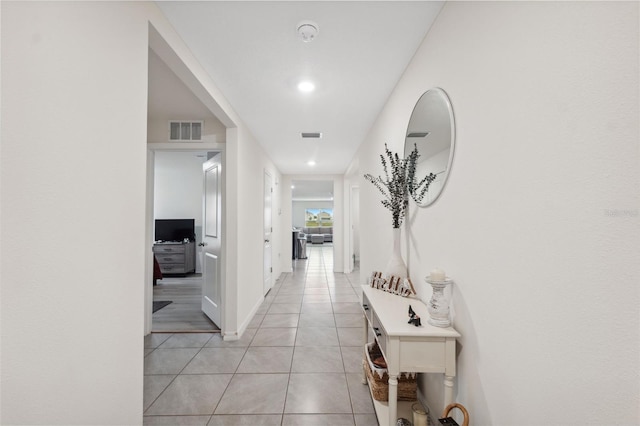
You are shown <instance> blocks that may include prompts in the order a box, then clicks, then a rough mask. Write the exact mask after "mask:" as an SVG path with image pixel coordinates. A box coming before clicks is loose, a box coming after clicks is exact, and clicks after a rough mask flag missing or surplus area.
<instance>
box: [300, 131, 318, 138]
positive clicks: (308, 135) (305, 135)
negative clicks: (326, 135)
mask: <svg viewBox="0 0 640 426" xmlns="http://www.w3.org/2000/svg"><path fill="white" fill-rule="evenodd" d="M301 135H302V138H303V139H320V138H321V137H322V133H320V132H302V133H301Z"/></svg>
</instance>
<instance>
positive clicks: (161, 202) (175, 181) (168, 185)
mask: <svg viewBox="0 0 640 426" xmlns="http://www.w3.org/2000/svg"><path fill="white" fill-rule="evenodd" d="M206 159H207V157H206V154H205V153H197V152H179V151H178V152H177V151H156V153H155V165H154V168H155V170H154V172H155V173H154V197H153V200H154V208H153V212H154V218H155V219H195V227H196V228H195V233H196V247H197V254H196V273H201V272H202V259H201V253H202V247H199V246H197V243H199V242H200V241H202V193H203V178H202V163H203V162H204V161H206Z"/></svg>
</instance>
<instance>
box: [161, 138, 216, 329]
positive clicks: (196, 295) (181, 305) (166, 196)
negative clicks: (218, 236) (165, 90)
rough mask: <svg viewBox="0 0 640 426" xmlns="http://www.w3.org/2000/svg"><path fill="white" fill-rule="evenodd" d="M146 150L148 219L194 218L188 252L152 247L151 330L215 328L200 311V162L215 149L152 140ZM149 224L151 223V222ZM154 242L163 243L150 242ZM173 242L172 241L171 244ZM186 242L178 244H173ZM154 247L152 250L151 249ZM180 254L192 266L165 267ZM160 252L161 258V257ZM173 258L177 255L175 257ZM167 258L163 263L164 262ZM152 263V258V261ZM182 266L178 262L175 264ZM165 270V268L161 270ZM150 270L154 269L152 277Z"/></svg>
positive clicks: (201, 203)
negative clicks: (166, 251)
mask: <svg viewBox="0 0 640 426" xmlns="http://www.w3.org/2000/svg"><path fill="white" fill-rule="evenodd" d="M150 153H151V157H152V158H151V163H152V167H150V168H151V170H152V171H153V176H152V180H151V181H150V184H151V185H149V186H150V188H149V192H150V193H151V194H150V195H152V199H153V202H152V209H151V210H152V223H154V224H155V222H156V220H162V221H164V222H167V219H169V220H180V221H182V220H184V221H190V220H193V222H194V229H193V237H194V240H195V241H193V242H190V243H188V245H189V246H191V247H193V248H194V252H193V253H189V252H188V251H187V253H178V254H170V255H164V254H160V253H154V258H155V259H158V256H160V259H159V260H160V264H161V267H162V269H163V271H161V272H160V275H161V276H160V278H159V279H154V284H153V290H152V294H153V299H152V300H153V309H152V318H151V331H152V332H195V331H219V327H218V326H217V325H216V324H215V323H213V322H212V321H211V320H210V319H209V318H208V317H207V315H205V314H204V313H203V307H202V298H203V286H204V279H203V265H204V264H205V262H204V261H203V252H204V251H203V224H204V217H203V215H204V213H203V194H204V191H205V188H204V181H203V164H204V163H205V162H206V161H207V159H208V158H211V157H213V156H214V155H215V154H216V152H212V151H201V150H168V149H166V147H157V146H155V147H154V149H153V150H152V151H150ZM154 228H155V227H154ZM156 240H158V238H157V236H155V237H154V246H155V247H156V248H164V247H168V246H166V245H160V244H157V243H156ZM172 246H173V245H172ZM184 247H186V245H184V244H178V246H177V248H178V249H181V248H182V249H184ZM154 251H157V250H156V249H154ZM185 256H193V262H192V264H193V265H194V268H193V270H192V269H189V270H188V271H187V270H184V271H183V270H179V271H178V272H180V273H177V274H175V273H171V269H172V268H173V267H174V263H172V262H176V261H180V262H181V261H182V258H183V257H185ZM165 258H166V259H165ZM176 258H179V259H177V260H176ZM165 261H167V262H168V263H164V262H165ZM154 263H155V262H154ZM179 266H182V265H181V264H178V267H179ZM167 270H168V271H169V273H167V272H166V271H167ZM155 274H156V271H154V278H157V277H156V276H155Z"/></svg>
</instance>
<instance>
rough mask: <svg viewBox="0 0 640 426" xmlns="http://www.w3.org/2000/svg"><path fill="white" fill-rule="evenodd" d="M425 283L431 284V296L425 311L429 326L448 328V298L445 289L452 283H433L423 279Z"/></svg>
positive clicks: (449, 281) (448, 281)
mask: <svg viewBox="0 0 640 426" xmlns="http://www.w3.org/2000/svg"><path fill="white" fill-rule="evenodd" d="M425 281H426V282H427V283H429V284H431V287H432V288H433V294H432V295H431V300H429V303H428V304H427V311H428V312H429V321H428V322H429V324H431V325H435V326H436V327H449V326H450V325H451V318H450V316H449V297H448V296H447V294H446V293H445V289H446V288H447V287H448V286H449V285H451V283H452V281H451V280H449V279H445V280H444V281H433V280H430V279H428V278H427V279H425Z"/></svg>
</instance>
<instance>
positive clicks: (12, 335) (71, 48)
mask: <svg viewBox="0 0 640 426" xmlns="http://www.w3.org/2000/svg"><path fill="white" fill-rule="evenodd" d="M1 7H2V37H1V39H2V121H3V123H2V159H1V167H0V170H1V173H2V218H1V224H2V238H1V239H0V244H1V246H2V260H1V268H0V269H1V271H2V295H1V297H0V306H1V312H2V316H1V321H0V322H1V327H2V331H1V334H2V365H1V368H0V371H1V373H0V374H1V375H0V377H1V381H2V399H1V407H0V411H1V418H0V423H2V424H12V425H13V424H47V425H54V424H64V425H71V424H83V425H89V424H111V425H116V424H129V425H133V424H141V422H142V379H143V368H142V366H143V364H142V360H143V345H142V338H143V320H144V315H143V313H144V309H143V307H144V298H143V295H144V288H143V286H142V283H143V282H144V245H145V173H146V171H145V164H146V155H147V154H146V150H147V149H146V120H147V113H146V100H147V93H146V92H147V50H148V44H147V32H148V21H147V19H145V18H146V15H147V13H146V11H147V6H146V5H144V4H140V3H128V2H117V3H59V2H55V3H35V2H33V3H32V2H15V3H14V2H2V5H1Z"/></svg>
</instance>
